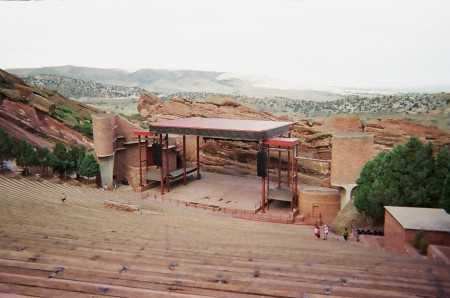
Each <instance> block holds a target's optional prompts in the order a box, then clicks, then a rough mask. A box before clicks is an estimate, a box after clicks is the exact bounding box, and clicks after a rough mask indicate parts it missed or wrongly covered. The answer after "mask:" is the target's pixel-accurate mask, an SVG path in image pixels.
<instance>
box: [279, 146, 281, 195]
mask: <svg viewBox="0 0 450 298" xmlns="http://www.w3.org/2000/svg"><path fill="white" fill-rule="evenodd" d="M278 188H281V151H278Z"/></svg>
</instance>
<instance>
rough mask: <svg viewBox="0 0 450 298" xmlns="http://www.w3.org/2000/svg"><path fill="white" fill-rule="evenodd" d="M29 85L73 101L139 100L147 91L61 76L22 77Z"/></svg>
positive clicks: (39, 75)
mask: <svg viewBox="0 0 450 298" xmlns="http://www.w3.org/2000/svg"><path fill="white" fill-rule="evenodd" d="M20 78H21V79H22V80H24V81H25V82H26V83H27V84H29V85H32V86H38V87H43V88H47V89H52V90H57V91H58V92H59V93H61V94H63V95H64V96H66V97H69V98H72V99H80V98H136V99H137V98H139V95H140V94H141V93H142V92H145V91H146V90H145V89H142V88H139V87H128V86H117V85H108V84H102V83H99V82H96V81H93V80H83V79H76V78H71V77H65V76H61V75H52V74H38V75H25V76H20Z"/></svg>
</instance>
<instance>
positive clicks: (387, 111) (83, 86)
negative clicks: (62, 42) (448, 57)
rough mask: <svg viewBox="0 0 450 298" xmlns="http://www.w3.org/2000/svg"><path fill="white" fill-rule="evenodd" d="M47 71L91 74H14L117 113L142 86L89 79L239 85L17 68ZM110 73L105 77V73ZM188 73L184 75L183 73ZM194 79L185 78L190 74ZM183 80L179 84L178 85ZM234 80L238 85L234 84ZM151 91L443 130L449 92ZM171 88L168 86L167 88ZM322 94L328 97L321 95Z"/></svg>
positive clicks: (127, 108) (221, 78)
mask: <svg viewBox="0 0 450 298" xmlns="http://www.w3.org/2000/svg"><path fill="white" fill-rule="evenodd" d="M41 71H42V72H53V73H58V72H59V73H66V74H71V75H76V76H80V77H81V76H86V77H89V78H93V79H89V80H87V79H81V78H74V77H69V76H65V75H61V74H31V75H19V76H20V77H21V78H22V79H23V80H24V81H25V82H26V83H27V84H29V85H32V86H39V87H43V88H47V89H54V90H57V91H58V92H59V93H61V94H63V95H64V96H66V97H69V98H73V99H78V100H80V101H83V102H85V103H87V104H90V105H92V106H96V107H98V108H101V109H102V110H107V111H114V112H118V113H125V114H129V115H130V114H134V113H136V111H137V109H136V104H137V101H138V98H139V96H140V94H141V93H142V92H144V91H146V89H144V88H141V87H132V86H125V85H110V84H106V83H100V82H98V81H95V80H94V78H97V79H99V80H102V81H103V82H119V83H120V82H122V81H120V80H124V81H123V82H124V83H127V82H128V84H130V82H134V83H135V84H151V85H153V86H156V85H158V84H162V82H165V84H169V83H170V84H172V85H174V86H175V85H176V84H182V85H181V86H177V88H175V87H174V88H173V90H175V89H184V88H186V89H189V88H192V89H193V90H195V89H196V86H199V85H202V86H203V87H204V86H205V85H207V84H206V83H205V82H209V83H208V84H209V86H210V87H211V89H212V90H220V89H221V88H215V87H214V88H213V87H212V83H211V82H212V79H213V78H214V80H215V84H222V85H221V86H222V87H223V86H225V85H226V86H228V87H230V86H235V87H236V88H243V87H242V86H244V83H243V81H242V80H240V79H238V78H232V77H230V78H228V79H226V80H225V75H224V74H223V73H222V74H221V73H218V72H198V71H179V72H171V71H164V70H140V71H136V72H134V73H128V74H127V73H126V72H124V71H122V70H101V69H92V68H80V67H60V68H42V69H36V70H26V71H25V70H20V71H18V72H19V73H21V72H25V73H35V72H41ZM109 73H110V74H111V77H108V74H109ZM188 78H189V79H188ZM194 79H195V80H197V81H196V82H195V84H194V83H192V85H191V83H189V82H191V80H194ZM183 84H184V85H183ZM239 86H240V87H239ZM148 90H150V91H152V90H153V91H152V92H153V93H155V94H157V95H158V96H159V97H160V98H161V99H162V100H164V101H167V100H169V99H170V98H185V99H189V100H192V101H214V100H221V99H231V100H235V101H238V102H240V103H243V104H246V105H250V106H253V107H256V108H258V109H260V110H262V111H264V112H268V113H271V114H273V115H277V116H285V117H289V118H291V119H293V120H297V119H309V120H313V119H315V118H324V117H329V116H334V115H346V114H352V115H358V116H359V117H360V118H361V119H363V120H365V119H370V118H377V117H378V118H396V119H405V120H414V121H417V122H420V123H423V124H431V125H436V126H438V127H440V128H442V129H444V130H450V121H449V120H448V118H449V114H450V105H449V102H450V93H445V92H441V93H433V94H420V93H407V94H389V95H374V94H369V95H367V94H360V95H345V96H344V95H341V96H339V98H338V99H336V98H334V97H335V95H333V96H329V97H327V96H325V95H324V94H325V93H322V96H323V97H321V98H322V100H321V101H316V100H300V99H293V98H288V97H282V96H271V95H268V94H264V96H249V95H242V94H238V93H234V94H230V93H223V92H206V91H205V92H196V91H193V90H190V91H180V92H170V93H169V92H155V91H154V89H148ZM173 90H172V91H173ZM303 92H304V93H303V94H304V95H305V97H306V98H310V97H313V98H314V96H317V95H318V94H317V93H315V92H314V91H310V92H311V94H310V96H309V95H308V91H306V90H304V91H303ZM326 98H330V99H328V100H325V99H326Z"/></svg>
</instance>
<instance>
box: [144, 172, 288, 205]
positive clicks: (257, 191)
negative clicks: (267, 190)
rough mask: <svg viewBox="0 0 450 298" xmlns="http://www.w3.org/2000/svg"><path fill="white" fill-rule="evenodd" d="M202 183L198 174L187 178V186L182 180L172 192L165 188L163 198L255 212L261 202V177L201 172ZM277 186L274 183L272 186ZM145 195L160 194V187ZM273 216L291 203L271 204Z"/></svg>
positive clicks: (177, 182) (174, 186) (175, 183)
mask: <svg viewBox="0 0 450 298" xmlns="http://www.w3.org/2000/svg"><path fill="white" fill-rule="evenodd" d="M201 175H202V178H201V179H200V180H196V179H195V177H196V176H195V174H194V175H192V176H191V177H189V178H188V183H187V185H183V181H182V180H179V181H176V182H174V183H172V184H171V188H170V192H167V187H166V186H165V188H164V192H165V195H164V198H165V199H172V200H177V201H180V202H187V203H197V204H204V205H212V206H218V207H220V208H229V209H239V210H246V211H251V212H254V211H255V210H257V209H259V206H260V202H261V178H260V177H256V176H255V177H243V176H231V175H223V174H216V173H208V172H202V173H201ZM271 187H275V182H273V183H272V184H271ZM145 192H149V195H151V196H153V195H157V196H159V195H160V188H159V186H158V187H153V188H151V189H149V190H147V191H145ZM267 211H268V212H270V213H286V214H287V213H288V212H289V211H290V202H281V201H272V202H271V203H270V208H269V210H267Z"/></svg>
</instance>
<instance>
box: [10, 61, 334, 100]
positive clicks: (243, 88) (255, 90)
mask: <svg viewBox="0 0 450 298" xmlns="http://www.w3.org/2000/svg"><path fill="white" fill-rule="evenodd" d="M7 71H8V72H10V73H13V74H15V75H18V76H20V77H23V76H34V75H57V76H63V77H69V78H75V79H82V80H86V81H95V82H97V83H101V84H106V85H116V86H127V87H138V88H142V89H146V90H148V91H151V92H156V93H161V94H164V95H168V94H172V93H177V92H211V93H222V94H229V95H244V96H254V97H266V96H283V97H289V98H293V99H303V100H319V101H322V100H335V99H338V98H342V94H343V93H342V92H340V91H333V90H332V91H327V90H320V89H317V90H314V89H313V88H309V87H308V86H303V87H302V88H301V89H298V90H297V89H285V88H279V87H276V85H277V82H276V81H274V80H272V79H270V78H267V77H260V76H251V75H236V74H230V73H225V72H213V71H195V70H164V69H141V70H137V71H134V72H127V71H124V70H121V69H99V68H89V67H78V66H58V67H42V68H17V69H8V70H7Z"/></svg>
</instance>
